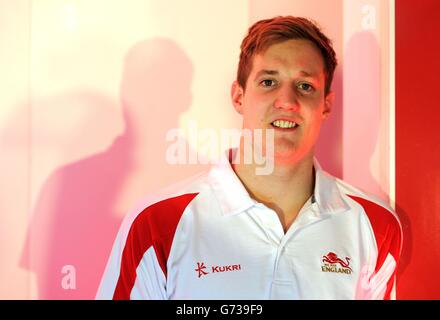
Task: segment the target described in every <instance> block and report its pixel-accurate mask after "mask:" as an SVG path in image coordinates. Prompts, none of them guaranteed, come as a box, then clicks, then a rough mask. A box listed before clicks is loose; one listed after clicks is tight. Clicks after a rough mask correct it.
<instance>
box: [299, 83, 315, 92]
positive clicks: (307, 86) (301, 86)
mask: <svg viewBox="0 0 440 320" xmlns="http://www.w3.org/2000/svg"><path fill="white" fill-rule="evenodd" d="M298 88H299V89H300V90H302V91H305V92H312V91H313V89H314V88H313V86H312V85H311V84H308V83H305V82H303V83H300V84H299V85H298Z"/></svg>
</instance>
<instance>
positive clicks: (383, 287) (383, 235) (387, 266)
mask: <svg viewBox="0 0 440 320" xmlns="http://www.w3.org/2000/svg"><path fill="white" fill-rule="evenodd" d="M382 230H383V232H376V235H375V237H376V242H377V249H378V250H377V256H376V259H374V261H372V263H371V264H370V265H369V266H366V267H364V268H363V270H362V272H361V276H360V281H359V286H358V290H357V296H356V298H357V299H364V300H395V299H396V272H397V267H398V264H399V259H400V253H401V248H402V232H401V227H400V223H399V222H398V220H397V218H394V217H393V219H390V220H389V221H388V225H387V226H386V228H383V229H382Z"/></svg>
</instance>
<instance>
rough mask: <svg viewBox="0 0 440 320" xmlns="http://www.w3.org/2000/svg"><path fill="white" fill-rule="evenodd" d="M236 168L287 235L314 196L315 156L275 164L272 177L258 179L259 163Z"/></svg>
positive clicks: (239, 164) (251, 192) (234, 165)
mask: <svg viewBox="0 0 440 320" xmlns="http://www.w3.org/2000/svg"><path fill="white" fill-rule="evenodd" d="M238 152H240V150H238ZM241 159H243V157H241ZM232 168H233V169H234V171H235V173H236V174H237V176H238V177H239V178H240V180H241V181H242V183H243V185H244V186H245V188H246V189H247V191H248V192H249V194H250V196H251V197H252V198H254V199H255V200H257V201H258V202H261V203H263V204H265V205H266V206H268V207H269V208H271V209H273V210H274V211H275V212H276V213H277V215H278V217H279V219H280V222H281V224H282V225H283V229H284V231H285V232H286V231H287V229H288V228H289V227H290V225H291V224H292V223H293V221H294V220H295V218H296V216H297V215H298V213H299V211H300V210H301V208H302V207H303V206H304V204H305V203H306V202H307V200H308V199H309V198H310V197H311V196H312V194H313V190H314V186H315V175H314V169H313V155H310V156H309V157H306V158H304V159H302V160H300V161H298V162H296V163H292V164H289V165H286V164H282V165H277V164H276V162H275V166H274V170H273V172H272V173H271V174H268V175H256V171H255V170H256V168H257V164H255V163H251V164H243V163H238V164H232Z"/></svg>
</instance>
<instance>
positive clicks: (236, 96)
mask: <svg viewBox="0 0 440 320" xmlns="http://www.w3.org/2000/svg"><path fill="white" fill-rule="evenodd" d="M243 95H244V90H243V88H242V87H241V86H240V85H239V84H238V82H237V81H234V82H233V83H232V87H231V99H232V104H233V105H234V108H235V110H237V112H238V113H239V114H243Z"/></svg>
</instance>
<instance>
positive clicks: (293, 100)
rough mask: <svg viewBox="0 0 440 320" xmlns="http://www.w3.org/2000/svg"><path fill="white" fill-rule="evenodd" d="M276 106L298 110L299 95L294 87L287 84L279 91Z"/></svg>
mask: <svg viewBox="0 0 440 320" xmlns="http://www.w3.org/2000/svg"><path fill="white" fill-rule="evenodd" d="M274 106H275V108H279V109H285V110H293V111H297V110H298V108H299V101H298V95H297V94H296V92H295V88H294V87H290V86H286V87H284V88H281V89H280V90H279V91H278V96H277V98H276V100H275V103H274Z"/></svg>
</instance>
